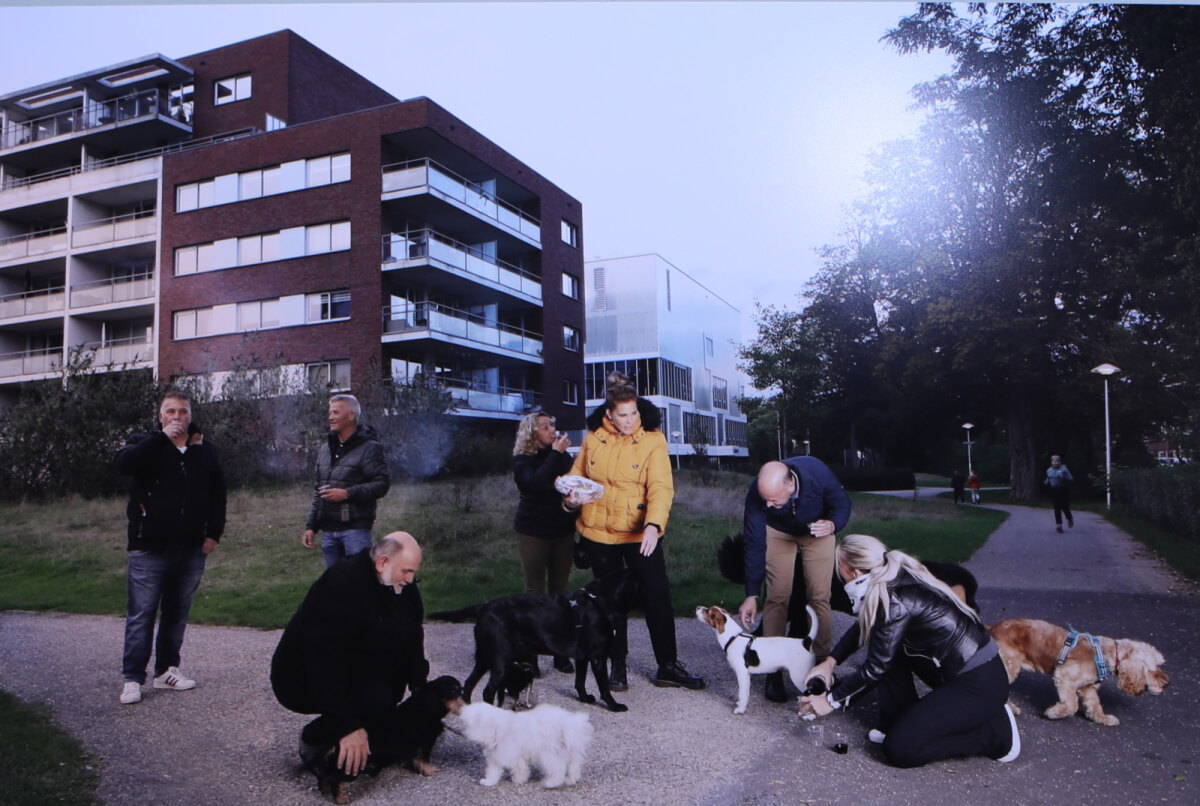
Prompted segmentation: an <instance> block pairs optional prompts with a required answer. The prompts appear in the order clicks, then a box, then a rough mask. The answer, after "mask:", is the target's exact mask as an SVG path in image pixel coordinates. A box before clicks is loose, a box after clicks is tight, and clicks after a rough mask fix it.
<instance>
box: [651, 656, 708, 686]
mask: <svg viewBox="0 0 1200 806" xmlns="http://www.w3.org/2000/svg"><path fill="white" fill-rule="evenodd" d="M654 685H656V686H659V687H660V688H661V687H663V686H673V687H675V688H690V689H701V688H704V678H702V677H700V676H699V675H694V674H688V670H687V669H685V668H684V666H683V664H682V663H680V662H679V661H673V662H671V663H668V664H666V665H665V666H659V667H658V674H657V675H655V677H654Z"/></svg>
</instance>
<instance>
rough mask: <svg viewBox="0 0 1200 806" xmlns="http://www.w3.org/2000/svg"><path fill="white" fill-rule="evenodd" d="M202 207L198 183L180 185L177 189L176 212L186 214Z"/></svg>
mask: <svg viewBox="0 0 1200 806" xmlns="http://www.w3.org/2000/svg"><path fill="white" fill-rule="evenodd" d="M199 206H200V186H199V185H197V184H196V183H194V182H193V183H192V184H190V185H180V186H179V187H178V188H176V189H175V212H177V213H186V212H187V211H188V210H195V209H196V208H197V207H199Z"/></svg>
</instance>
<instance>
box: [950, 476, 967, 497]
mask: <svg viewBox="0 0 1200 806" xmlns="http://www.w3.org/2000/svg"><path fill="white" fill-rule="evenodd" d="M966 485H967V479H966V476H964V475H963V472H962V471H961V470H955V471H954V475H953V476H951V477H950V486H951V487H953V488H954V503H956V504H962V503H966V500H967V497H966V491H965V489H964V488H965V487H966Z"/></svg>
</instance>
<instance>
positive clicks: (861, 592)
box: [845, 574, 871, 616]
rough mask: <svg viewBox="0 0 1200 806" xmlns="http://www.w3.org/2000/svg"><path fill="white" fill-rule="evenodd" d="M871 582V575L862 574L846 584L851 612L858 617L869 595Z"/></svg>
mask: <svg viewBox="0 0 1200 806" xmlns="http://www.w3.org/2000/svg"><path fill="white" fill-rule="evenodd" d="M870 581H871V575H870V574H862V575H861V576H857V577H855V578H854V579H852V580H850V581H849V582H847V583H846V586H845V587H846V595H847V596H848V597H850V612H852V613H853V614H854V615H856V616H857V615H858V610H859V608H860V607H862V600H863V598H865V597H866V595H867V583H868V582H870Z"/></svg>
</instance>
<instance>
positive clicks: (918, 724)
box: [800, 535, 1021, 767]
mask: <svg viewBox="0 0 1200 806" xmlns="http://www.w3.org/2000/svg"><path fill="white" fill-rule="evenodd" d="M837 565H838V574H839V575H840V576H841V578H842V579H843V580H846V593H847V595H848V596H849V597H850V600H851V602H852V603H853V605H854V612H855V613H856V614H857V615H858V617H859V621H858V623H857V624H855V625H853V626H852V627H851V628H850V629H849V630H847V631H846V633H845V634H844V635H843V636H842V637H841V639H840V640H839V641H838V643H837V645H836V646H835V647H834V648H833V651H832V652H830V655H829V658H827V659H826V660H825V661H824V662H822V663H820V664H818V665H817V666H815V667H813V670H812V672H811V673H810V674H809V678H808V679H809V680H812V679H813V678H814V677H820V678H822V679H824V680H826V681H827V682H828V681H829V680H830V679H832V673H833V669H834V666H835V665H836V664H838V663H842V662H844V661H845V660H846V659H847V658H849V657H850V656H851V655H852V654H854V652H855V651H856V650H857V649H858V648H859V647H860V646H861V645H862V643H863V642H862V640H861V636H862V635H863V634H864V631H865V634H866V636H867V639H866V649H867V655H866V658H865V659H864V660H863V662H862V664H861V665H860V666H859V667H858V669H856V670H855V671H854V672H852V673H851V674H849V675H848V676H846V677H845V678H843V679H841V680H839V681H838V682H837V684H836V685H834V686H833V688H832V691H830V692H829V693H828V694H827V695H818V696H806V697H802V698H801V700H800V702H801V709H800V713H801V715H802V716H805V718H809V719H811V718H814V717H815V716H822V715H825V714H828V713H831V712H832V711H834V710H836V709H838V708H842V707H844V706H846V705H849V704H850V703H851V702H852V701H853V700H855V699H857V698H858V697H859V696H861V695H862V694H865V693H866V692H868V691H870V690H871V689H872V688H875V687H876V686H878V687H879V712H880V723H879V727H878V728H876V729H874V730H872V731H871V733H870V738H871V740H872V741H875V742H880V743H882V744H883V752H884V755H885V757H886V758H887V760H888V761H889V762H890V763H891V764H894V765H895V766H898V767H916V766H919V765H922V764H927V763H929V762H931V761H937V760H940V759H943V758H950V757H954V756H971V755H982V756H988V757H990V758H994V759H996V760H998V761H1012V760H1013V759H1015V758H1016V757H1017V755H1018V754H1019V753H1020V749H1021V742H1020V737H1019V735H1018V733H1017V727H1016V721H1015V720H1014V719H1013V717H1012V713H1011V711H1009V709H1008V707H1007V705H1006V704H1005V703H1006V702H1007V700H1008V675H1007V673H1006V672H1005V670H1004V663H1003V662H1002V661H1001V660H1000V656H999V651H998V648H997V647H996V644H995V642H994V641H993V640H992V638H991V636H990V635H989V634H988V631H987V628H986V627H985V626H984V625H983V624H982V623H981V622H980V621H979V618H978V616H977V615H975V613H974V611H972V610H970V608H968V607H967V606H966V605H964V604H962V603H961V602H960V600H959V599H958V598H957V597H956V596H955V595H954V594H953V593H952V592H951V591H950V590H949V588H947V587H946V586H945V584H944V583H942V582H940V581H938V580H937V578H936V577H934V576H933V575H932V574H931V573H930V572H929V571H928V570H927V569H926V568H925V567H924V566H923V565H921V563H920V562H919V561H917V560H916V559H915V558H913V557H910V556H909V555H907V554H905V553H904V552H901V551H889V550H888V549H887V548H886V547H885V546H884V545H883V544H882V543H880V542H879V541H878V540H876V539H875V538H873V537H869V536H867V535H848V536H847V537H846V539H845V540H844V541H843V542H842V545H840V546H838V549H837ZM914 675H915V676H917V677H919V678H921V680H922V681H924V682H925V683H926V684H927V685H928V686H929V687H930V688H931V689H932V691H931V692H930V693H929V694H928V695H927V696H925V697H923V698H918V697H917V691H916V685H915V683H914V681H913V677H914Z"/></svg>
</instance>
